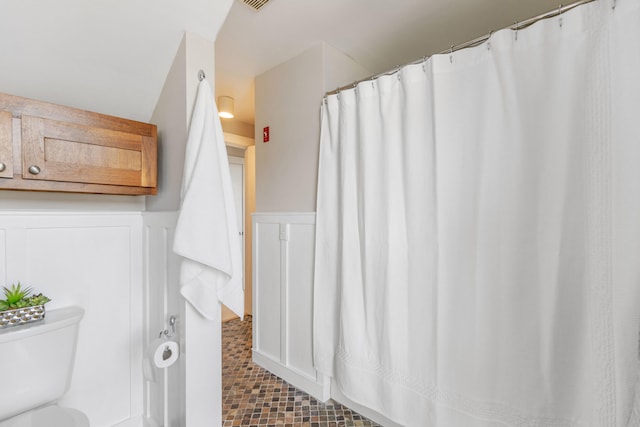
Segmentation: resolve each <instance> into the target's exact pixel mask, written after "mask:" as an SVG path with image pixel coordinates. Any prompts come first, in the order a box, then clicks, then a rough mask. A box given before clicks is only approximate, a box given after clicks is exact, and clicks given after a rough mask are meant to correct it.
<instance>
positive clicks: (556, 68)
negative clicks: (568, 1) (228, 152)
mask: <svg viewBox="0 0 640 427" xmlns="http://www.w3.org/2000/svg"><path fill="white" fill-rule="evenodd" d="M612 5H613V2H611V1H606V0H601V1H596V2H594V3H590V4H587V5H583V6H580V7H578V8H576V9H573V10H572V11H570V12H568V13H565V14H564V15H562V17H555V18H551V19H547V20H545V21H540V22H538V23H536V24H534V25H533V26H531V27H529V28H527V29H525V30H520V31H518V32H517V34H516V32H514V31H509V30H507V31H500V32H497V33H494V34H493V36H492V37H491V39H490V40H489V41H488V42H486V43H484V44H483V45H481V46H478V47H475V48H472V49H466V50H463V51H459V52H455V53H454V54H453V55H436V56H434V57H432V58H430V59H429V60H427V61H426V62H425V63H424V64H417V65H410V66H406V67H404V68H403V69H402V70H401V71H400V72H399V73H397V74H394V75H390V76H384V77H380V78H378V79H376V80H374V81H368V82H363V83H360V84H359V85H358V86H357V88H355V89H351V90H345V91H342V92H341V93H340V94H338V95H332V96H328V97H327V99H326V101H325V103H324V104H323V120H322V137H321V146H320V166H319V182H318V200H317V226H316V227H317V237H316V263H315V288H314V289H315V291H314V357H315V363H316V367H317V369H318V370H319V371H320V372H322V373H324V374H326V375H329V376H331V377H333V379H334V380H335V382H336V384H337V385H338V386H339V387H340V389H341V391H342V393H343V394H344V395H345V396H347V397H349V398H350V399H352V400H354V401H356V402H358V403H361V404H363V405H365V406H367V407H370V408H372V409H374V410H375V411H377V412H379V413H381V414H383V415H385V416H386V417H388V418H390V419H392V420H394V421H396V422H398V423H400V424H402V425H406V426H437V427H461V426H462V427H475V426H483V427H484V426H505V425H507V426H540V427H551V426H593V427H609V426H624V427H627V426H629V427H631V426H639V425H640V380H639V375H640V362H639V357H640V356H639V353H640V349H639V346H640V342H639V340H640V338H639V334H640V2H638V1H637V0H618V1H617V2H616V3H615V9H614V8H612Z"/></svg>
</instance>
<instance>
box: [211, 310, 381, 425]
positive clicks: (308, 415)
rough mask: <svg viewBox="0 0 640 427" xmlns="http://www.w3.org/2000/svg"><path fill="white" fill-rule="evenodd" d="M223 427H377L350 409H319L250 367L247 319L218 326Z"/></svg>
mask: <svg viewBox="0 0 640 427" xmlns="http://www.w3.org/2000/svg"><path fill="white" fill-rule="evenodd" d="M222 417H223V426H224V427H228V426H242V427H263V426H285V427H298V426H300V427H339V426H340V427H342V426H363V427H379V425H378V424H376V423H374V422H372V421H370V420H368V419H366V418H365V417H363V416H362V415H359V414H357V413H356V412H354V411H352V410H351V409H349V408H347V407H345V406H342V405H340V404H339V403H337V402H334V401H332V400H329V401H328V402H326V403H321V402H319V401H317V400H316V399H314V398H313V397H311V396H309V395H308V394H306V393H304V392H303V391H300V390H298V389H297V388H295V387H293V386H291V385H289V384H288V383H286V382H285V381H283V380H282V379H280V378H278V377H277V376H275V375H273V374H271V373H270V372H268V371H266V370H265V369H263V368H261V367H260V366H258V365H256V364H255V363H253V362H252V361H251V316H247V317H246V318H245V321H242V322H241V321H240V319H234V320H230V321H228V322H224V323H223V324H222Z"/></svg>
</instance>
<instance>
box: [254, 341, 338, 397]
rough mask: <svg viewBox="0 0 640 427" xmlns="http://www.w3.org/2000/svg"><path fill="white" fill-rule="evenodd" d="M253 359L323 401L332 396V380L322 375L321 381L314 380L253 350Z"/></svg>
mask: <svg viewBox="0 0 640 427" xmlns="http://www.w3.org/2000/svg"><path fill="white" fill-rule="evenodd" d="M252 353H253V361H254V363H257V364H258V365H260V366H262V367H263V368H264V369H266V370H267V371H269V372H271V373H273V374H274V375H276V376H278V377H280V378H282V379H283V380H285V381H286V382H288V383H289V384H291V385H292V386H294V387H296V388H298V389H300V390H302V391H304V392H305V393H307V394H309V395H311V396H313V397H314V398H316V399H318V400H319V401H321V402H326V401H327V400H329V398H330V397H331V389H330V382H329V381H328V380H325V378H323V377H321V379H320V381H314V379H311V378H309V377H308V376H306V375H303V374H300V373H298V372H296V371H294V370H292V369H290V368H288V367H286V366H283V365H282V364H281V363H280V362H278V361H275V360H273V359H271V358H270V357H269V356H266V355H264V354H261V353H259V352H257V351H255V350H252Z"/></svg>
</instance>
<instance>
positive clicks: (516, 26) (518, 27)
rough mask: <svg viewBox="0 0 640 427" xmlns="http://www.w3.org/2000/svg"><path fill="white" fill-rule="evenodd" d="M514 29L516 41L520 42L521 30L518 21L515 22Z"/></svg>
mask: <svg viewBox="0 0 640 427" xmlns="http://www.w3.org/2000/svg"><path fill="white" fill-rule="evenodd" d="M513 25H514V27H515V28H514V29H515V31H516V41H518V30H519V29H520V24H519V23H518V21H516V22H514V24H513Z"/></svg>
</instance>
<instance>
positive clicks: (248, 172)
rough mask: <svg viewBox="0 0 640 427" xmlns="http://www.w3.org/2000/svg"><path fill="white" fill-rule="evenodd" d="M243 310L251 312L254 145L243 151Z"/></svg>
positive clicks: (254, 206)
mask: <svg viewBox="0 0 640 427" xmlns="http://www.w3.org/2000/svg"><path fill="white" fill-rule="evenodd" d="M244 186H245V196H244V197H245V199H244V206H245V209H244V243H245V244H244V289H245V291H244V312H245V313H247V314H251V313H252V312H253V309H252V305H253V292H252V290H253V282H252V279H253V277H252V275H253V273H252V265H253V250H252V249H253V246H252V242H253V230H252V228H251V225H252V224H251V214H253V213H254V212H255V211H256V147H255V146H251V147H248V148H247V149H246V150H245V152H244Z"/></svg>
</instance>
